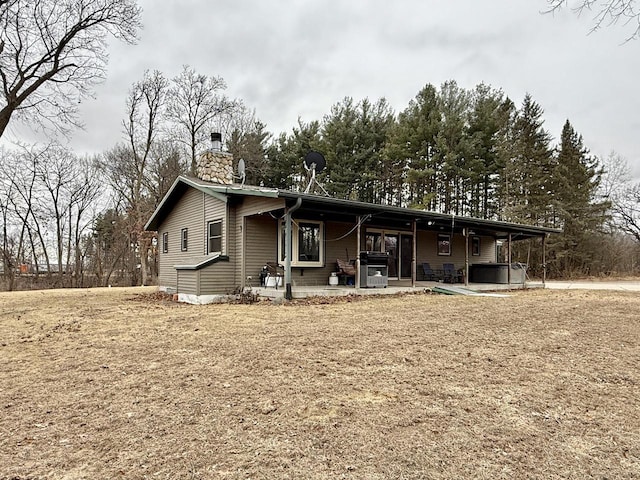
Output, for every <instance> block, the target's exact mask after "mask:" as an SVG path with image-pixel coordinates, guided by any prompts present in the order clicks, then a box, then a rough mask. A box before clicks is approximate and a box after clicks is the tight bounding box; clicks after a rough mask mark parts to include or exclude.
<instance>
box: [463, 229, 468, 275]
mask: <svg viewBox="0 0 640 480" xmlns="http://www.w3.org/2000/svg"><path fill="white" fill-rule="evenodd" d="M464 286H465V287H468V286H469V227H465V229H464Z"/></svg>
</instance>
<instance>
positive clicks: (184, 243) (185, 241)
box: [180, 228, 189, 252]
mask: <svg viewBox="0 0 640 480" xmlns="http://www.w3.org/2000/svg"><path fill="white" fill-rule="evenodd" d="M188 248H189V231H188V229H187V228H183V229H182V230H181V231H180V250H182V251H183V252H186V251H187V249H188Z"/></svg>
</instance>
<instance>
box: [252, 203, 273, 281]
mask: <svg viewBox="0 0 640 480" xmlns="http://www.w3.org/2000/svg"><path fill="white" fill-rule="evenodd" d="M244 228H245V236H244V238H245V243H246V249H245V252H244V273H245V274H244V278H245V280H246V277H247V276H251V277H252V280H251V285H254V286H257V285H260V271H261V270H262V267H263V266H264V264H265V263H267V262H275V261H276V259H277V256H278V251H277V250H278V245H277V242H278V222H277V221H276V220H275V219H274V218H272V217H271V216H265V215H259V216H253V217H246V219H245V224H244Z"/></svg>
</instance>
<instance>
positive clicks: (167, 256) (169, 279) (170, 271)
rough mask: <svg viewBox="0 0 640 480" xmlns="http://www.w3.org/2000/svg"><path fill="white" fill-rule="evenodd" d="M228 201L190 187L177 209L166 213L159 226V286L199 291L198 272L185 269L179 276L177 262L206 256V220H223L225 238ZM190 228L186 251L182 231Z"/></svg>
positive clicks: (199, 259)
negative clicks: (165, 245) (166, 240)
mask: <svg viewBox="0 0 640 480" xmlns="http://www.w3.org/2000/svg"><path fill="white" fill-rule="evenodd" d="M225 215H226V206H225V202H223V201H221V200H218V199H216V198H212V197H210V196H209V195H205V194H204V193H202V192H200V191H198V190H196V189H193V188H189V189H187V190H186V191H185V193H184V194H183V195H182V197H181V198H180V199H179V200H178V201H177V202H176V204H175V206H174V208H173V209H172V210H171V212H170V213H169V214H168V215H167V217H166V218H165V220H164V221H163V222H162V224H161V225H160V227H159V228H158V247H159V253H158V285H159V286H160V287H165V288H170V289H174V290H175V289H178V287H179V289H180V291H181V292H183V291H184V289H189V290H190V291H189V292H186V291H184V293H192V292H193V291H195V290H197V288H198V287H197V275H196V273H197V272H195V271H183V272H181V274H180V278H178V273H177V271H176V269H175V268H174V267H175V266H176V265H185V264H191V263H197V262H199V261H201V260H202V259H203V257H204V256H205V255H206V253H207V240H206V235H207V232H206V230H207V221H209V220H217V219H221V220H222V229H223V242H222V244H223V245H222V248H223V253H224V248H225V246H226V242H225V240H224V238H225V235H224V232H225V229H226V228H227V227H226V224H227V221H226V218H225ZM184 228H186V229H187V235H188V237H187V240H188V241H187V250H186V251H182V248H181V247H182V245H181V234H182V233H181V232H182V230H183V229H184ZM165 233H167V235H168V249H167V252H166V253H165V252H163V244H162V242H163V235H164V234H165Z"/></svg>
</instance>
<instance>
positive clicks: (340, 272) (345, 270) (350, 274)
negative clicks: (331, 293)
mask: <svg viewBox="0 0 640 480" xmlns="http://www.w3.org/2000/svg"><path fill="white" fill-rule="evenodd" d="M336 268H337V272H336V275H337V276H338V277H340V278H343V279H344V284H345V285H347V281H348V279H349V278H353V284H354V285H355V283H356V267H355V265H354V264H353V263H351V262H347V261H345V260H342V259H340V258H338V259H337V260H336Z"/></svg>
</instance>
